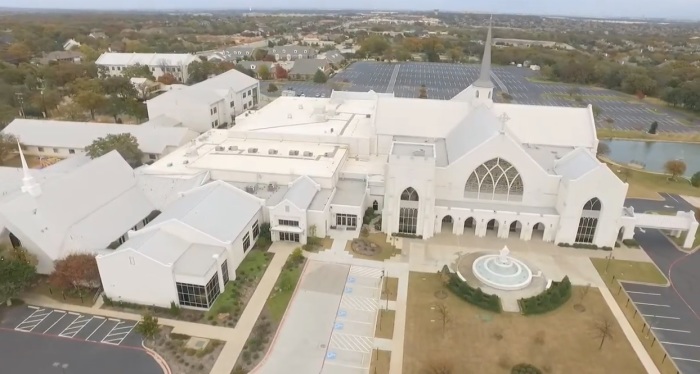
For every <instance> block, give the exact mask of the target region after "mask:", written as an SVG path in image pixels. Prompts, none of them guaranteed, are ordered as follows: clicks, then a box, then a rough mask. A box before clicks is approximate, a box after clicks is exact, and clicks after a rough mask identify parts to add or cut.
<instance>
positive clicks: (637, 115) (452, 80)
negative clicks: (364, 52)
mask: <svg viewBox="0 0 700 374" xmlns="http://www.w3.org/2000/svg"><path fill="white" fill-rule="evenodd" d="M479 70H480V66H479V65H478V64H449V63H435V62H401V63H387V62H376V61H358V62H355V63H353V64H351V65H350V66H348V67H347V68H346V69H345V70H343V71H340V72H339V73H338V74H336V75H335V76H334V77H333V78H331V79H330V81H329V83H327V84H325V86H326V87H327V91H326V92H327V94H330V92H331V91H330V90H331V85H332V84H333V82H336V83H339V82H343V83H344V89H345V90H349V91H365V92H366V91H369V90H374V91H376V92H393V93H394V94H395V95H396V96H397V97H418V95H419V92H420V88H421V85H425V86H426V91H427V94H428V98H431V99H439V100H449V99H451V98H452V97H453V96H454V95H456V94H457V93H459V92H460V91H462V90H463V89H465V88H466V87H468V86H469V85H470V84H471V83H472V82H474V81H475V80H476V79H477V78H478V76H479ZM492 70H493V72H492V79H493V81H494V83H495V84H496V91H497V92H498V91H503V92H508V93H509V94H510V95H511V96H512V97H513V102H514V103H520V104H526V105H549V106H563V107H578V106H580V105H581V104H579V103H578V102H576V101H575V100H574V98H573V97H571V96H569V94H568V92H569V91H570V90H571V88H572V87H575V85H569V84H561V83H542V82H536V81H531V80H529V78H532V77H536V76H537V74H538V73H537V72H535V71H532V70H530V69H528V68H522V67H521V68H518V67H515V66H494V67H493V69H492ZM290 85H292V84H290ZM298 86H299V90H298V91H297V92H303V93H305V94H306V96H310V95H311V96H315V94H316V93H317V92H318V91H315V90H316V89H315V88H311V87H307V86H305V85H298ZM579 89H580V92H581V96H582V98H583V100H584V103H590V104H593V105H596V106H598V107H599V108H600V109H601V110H602V114H601V116H600V118H599V120H598V126H600V127H606V128H613V129H616V130H638V131H639V130H642V131H646V130H648V129H649V126H650V125H651V123H652V122H654V121H656V122H658V123H659V128H658V131H660V132H670V133H684V132H692V131H697V130H698V129H700V121H698V120H693V119H691V118H689V117H687V116H684V115H681V114H679V113H677V112H674V111H672V110H670V109H666V108H660V107H655V106H651V105H648V104H645V103H642V102H639V101H638V100H636V99H633V98H630V97H629V96H627V95H624V94H622V93H619V92H616V91H612V90H607V89H603V88H596V87H579ZM307 92H308V93H307ZM607 118H610V119H612V120H613V122H612V123H609V122H607V121H606V119H607Z"/></svg>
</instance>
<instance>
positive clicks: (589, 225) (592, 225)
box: [575, 197, 603, 244]
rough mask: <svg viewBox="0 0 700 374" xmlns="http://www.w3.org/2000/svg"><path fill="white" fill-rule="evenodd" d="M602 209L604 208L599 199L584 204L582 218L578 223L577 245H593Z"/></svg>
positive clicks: (595, 198)
mask: <svg viewBox="0 0 700 374" xmlns="http://www.w3.org/2000/svg"><path fill="white" fill-rule="evenodd" d="M602 208H603V206H602V204H601V203H600V200H599V199H598V198H597V197H594V198H592V199H590V200H588V201H587V202H586V203H585V204H583V208H582V209H581V218H580V219H579V221H578V228H577V229H576V239H575V242H576V243H587V244H591V243H593V240H594V239H595V233H596V230H597V229H598V218H599V217H600V211H601V209H602Z"/></svg>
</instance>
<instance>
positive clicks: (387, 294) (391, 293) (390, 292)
mask: <svg viewBox="0 0 700 374" xmlns="http://www.w3.org/2000/svg"><path fill="white" fill-rule="evenodd" d="M698 231H700V230H698ZM398 293H399V278H392V277H385V278H384V281H382V298H383V299H387V298H388V299H389V300H390V301H396V295H397V294H398Z"/></svg>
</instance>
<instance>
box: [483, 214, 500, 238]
mask: <svg viewBox="0 0 700 374" xmlns="http://www.w3.org/2000/svg"><path fill="white" fill-rule="evenodd" d="M486 235H487V236H489V235H495V236H498V221H497V220H496V219H495V218H494V219H492V220H490V221H488V222H486Z"/></svg>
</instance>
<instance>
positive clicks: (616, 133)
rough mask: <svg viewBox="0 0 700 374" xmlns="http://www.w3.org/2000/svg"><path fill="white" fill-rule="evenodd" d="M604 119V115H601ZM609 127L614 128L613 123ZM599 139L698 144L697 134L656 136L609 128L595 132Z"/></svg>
mask: <svg viewBox="0 0 700 374" xmlns="http://www.w3.org/2000/svg"><path fill="white" fill-rule="evenodd" d="M602 116H603V117H605V113H603V114H602ZM611 126H615V124H614V123H612V124H611ZM596 133H597V134H598V138H599V139H606V138H616V139H640V140H656V141H678V142H700V134H699V133H692V132H691V133H667V132H662V133H659V134H656V135H652V134H649V133H648V132H646V131H626V130H615V129H610V128H598V129H597V130H596Z"/></svg>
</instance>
